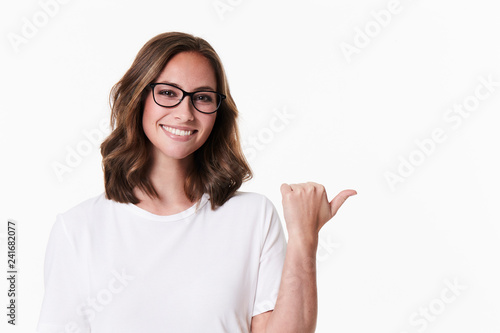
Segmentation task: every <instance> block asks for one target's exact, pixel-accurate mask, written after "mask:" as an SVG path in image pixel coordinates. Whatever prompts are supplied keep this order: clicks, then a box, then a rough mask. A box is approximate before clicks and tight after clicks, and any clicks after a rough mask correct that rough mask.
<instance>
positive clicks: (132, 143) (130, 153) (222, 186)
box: [101, 32, 253, 210]
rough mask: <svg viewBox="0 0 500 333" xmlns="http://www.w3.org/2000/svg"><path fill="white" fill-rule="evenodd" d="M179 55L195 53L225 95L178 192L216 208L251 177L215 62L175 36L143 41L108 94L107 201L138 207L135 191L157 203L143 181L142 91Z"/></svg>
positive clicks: (200, 44) (208, 49)
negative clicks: (205, 61) (204, 60)
mask: <svg viewBox="0 0 500 333" xmlns="http://www.w3.org/2000/svg"><path fill="white" fill-rule="evenodd" d="M181 52H198V53H199V54H201V55H203V56H204V57H206V58H207V59H208V60H209V61H210V63H211V65H212V66H213V68H214V70H215V76H216V80H217V91H218V92H220V93H222V94H224V95H226V99H225V100H224V101H223V102H222V104H221V106H220V108H219V109H218V110H217V117H216V119H215V124H214V126H213V129H212V132H211V133H210V135H209V137H208V139H207V141H206V142H205V143H204V144H203V145H202V146H201V147H200V148H199V149H198V150H197V151H195V152H194V153H193V154H194V163H193V165H192V167H191V168H190V170H188V172H187V178H186V182H185V184H184V192H185V193H186V196H187V197H188V199H189V200H190V201H191V202H194V201H195V200H198V199H199V198H201V196H202V194H203V193H208V194H209V196H210V202H211V208H212V210H214V209H216V208H217V207H218V206H222V204H224V203H225V202H226V201H227V200H228V199H229V198H231V197H232V196H233V194H234V193H235V192H236V190H237V189H238V188H239V187H240V186H241V184H242V183H243V182H244V181H247V180H250V179H251V178H252V177H253V174H252V171H251V169H250V166H249V165H248V162H247V160H246V159H245V156H244V154H243V152H242V149H241V144H240V137H239V130H238V124H237V118H238V109H237V108H236V104H235V103H234V101H233V98H232V97H231V94H230V92H229V86H228V82H227V78H226V74H225V72H224V68H223V66H222V62H221V60H220V59H219V56H218V55H217V53H216V52H215V50H214V49H213V48H212V46H211V45H210V44H209V43H208V42H206V41H205V40H204V39H202V38H199V37H195V36H193V35H190V34H186V33H181V32H168V33H163V34H160V35H158V36H156V37H154V38H152V39H151V40H149V41H148V42H147V43H146V44H145V45H144V46H143V47H142V48H141V50H140V51H139V53H138V54H137V56H136V58H135V60H134V62H133V64H132V66H131V67H130V68H129V70H128V71H127V72H126V73H125V75H124V76H123V77H122V78H121V80H120V81H119V82H118V83H116V84H115V85H114V86H113V88H112V89H111V93H110V106H111V121H110V124H111V129H112V132H111V134H110V135H109V136H108V137H107V138H106V139H105V140H104V142H103V143H102V144H101V155H102V157H103V160H102V168H103V171H104V187H105V195H106V198H107V199H111V200H114V201H117V202H122V203H133V204H137V203H139V199H138V198H137V197H136V196H135V194H134V192H133V190H134V188H135V187H136V186H137V187H138V188H139V189H141V190H142V191H143V192H145V193H146V194H147V195H149V196H150V197H151V198H158V197H159V195H158V193H157V192H156V190H155V188H154V187H153V184H152V183H151V181H150V179H149V176H148V175H149V171H150V169H151V166H152V153H151V152H152V144H151V142H150V141H149V139H148V138H147V137H146V134H145V133H144V130H143V126H142V114H143V110H144V101H145V99H146V97H147V96H148V94H149V92H150V88H149V87H148V84H149V83H152V82H154V81H155V80H156V78H157V77H158V76H159V75H160V73H161V71H162V70H163V69H164V67H165V66H166V65H167V62H168V61H169V60H170V59H171V58H172V57H173V56H174V55H176V54H178V53H181Z"/></svg>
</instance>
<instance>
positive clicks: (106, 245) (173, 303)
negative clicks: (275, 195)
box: [38, 33, 355, 333]
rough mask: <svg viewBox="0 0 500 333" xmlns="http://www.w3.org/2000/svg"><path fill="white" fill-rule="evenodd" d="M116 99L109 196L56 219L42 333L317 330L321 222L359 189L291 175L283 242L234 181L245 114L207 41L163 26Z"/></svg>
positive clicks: (262, 204)
mask: <svg viewBox="0 0 500 333" xmlns="http://www.w3.org/2000/svg"><path fill="white" fill-rule="evenodd" d="M111 97H112V115H111V125H112V128H113V131H112V133H111V134H110V135H109V137H108V138H107V139H106V140H105V141H104V142H103V143H102V145H101V152H102V155H103V171H104V180H105V193H103V194H101V195H99V196H97V197H94V198H91V199H89V200H87V201H84V202H83V203H81V204H79V205H77V206H76V207H73V208H72V209H70V210H68V211H67V212H65V213H63V214H59V215H58V216H57V220H56V222H55V224H54V226H53V229H52V231H51V236H50V239H49V243H48V247H47V252H46V259H45V296H44V302H43V306H42V311H41V315H40V319H39V323H38V332H92V333H95V332H120V333H125V332H231V333H232V332H250V331H251V332H254V333H255V332H264V331H265V332H278V331H280V332H313V331H314V329H315V325H316V313H317V305H316V304H317V300H316V285H315V283H316V273H315V254H316V249H317V245H318V232H319V230H320V228H321V227H322V225H323V224H324V223H326V221H328V220H329V219H330V218H331V217H332V216H333V215H335V213H336V211H337V210H338V208H339V207H340V206H341V205H342V203H343V202H344V201H345V200H346V199H347V197H348V196H350V195H353V194H355V191H353V190H346V191H343V192H341V193H340V194H339V195H338V196H337V197H336V198H335V199H334V200H332V202H331V203H329V202H328V200H327V197H326V192H325V190H324V188H323V187H322V186H321V185H319V184H315V183H307V184H295V185H287V184H283V185H282V186H281V192H282V195H283V207H284V216H285V220H286V225H287V230H288V234H289V241H288V245H287V243H286V241H285V237H284V233H283V230H282V227H281V223H280V221H279V217H278V214H277V212H276V209H275V208H274V206H273V204H272V203H271V202H270V201H269V200H268V199H267V198H266V197H265V196H263V195H260V194H257V193H251V192H240V191H238V188H239V187H240V186H241V184H242V182H244V181H246V180H248V179H250V178H251V177H252V173H251V170H250V167H249V166H248V164H247V162H246V160H245V157H244V155H243V154H242V150H241V146H240V141H239V134H238V128H237V123H236V119H237V114H238V111H237V109H236V106H235V103H234V102H233V99H232V98H231V94H230V92H229V87H228V84H227V80H226V76H225V73H224V70H223V67H222V64H221V62H220V59H219V57H218V56H217V54H216V53H215V51H214V50H213V48H212V47H211V46H210V45H209V44H208V43H207V42H206V41H204V40H203V39H201V38H197V37H194V36H192V35H188V34H184V33H164V34H161V35H158V36H156V37H154V38H153V39H151V40H150V41H149V42H148V43H146V44H145V45H144V47H143V48H142V49H141V50H140V51H139V53H138V55H137V57H136V59H135V61H134V63H133V64H132V66H131V68H130V69H129V70H128V71H127V73H126V74H125V75H124V77H123V78H122V79H121V80H120V81H119V82H118V83H117V84H116V85H115V87H114V88H113V90H112V94H111ZM208 203H209V204H208Z"/></svg>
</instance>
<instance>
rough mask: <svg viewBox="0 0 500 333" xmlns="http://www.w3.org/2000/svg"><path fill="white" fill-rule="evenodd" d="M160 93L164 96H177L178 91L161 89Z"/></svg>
mask: <svg viewBox="0 0 500 333" xmlns="http://www.w3.org/2000/svg"><path fill="white" fill-rule="evenodd" d="M157 93H158V95H162V96H165V97H176V96H177V93H176V91H175V90H172V89H160V90H158V92H157Z"/></svg>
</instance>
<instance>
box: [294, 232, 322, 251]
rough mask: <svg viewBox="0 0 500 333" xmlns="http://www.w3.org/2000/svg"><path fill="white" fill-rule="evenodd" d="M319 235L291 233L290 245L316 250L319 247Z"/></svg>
mask: <svg viewBox="0 0 500 333" xmlns="http://www.w3.org/2000/svg"><path fill="white" fill-rule="evenodd" d="M318 242H319V235H318V234H317V233H303V232H300V233H299V232H289V233H288V244H289V245H290V244H296V245H297V246H305V247H311V248H314V249H315V250H316V249H317V247H318Z"/></svg>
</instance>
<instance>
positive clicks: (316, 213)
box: [280, 182, 357, 238]
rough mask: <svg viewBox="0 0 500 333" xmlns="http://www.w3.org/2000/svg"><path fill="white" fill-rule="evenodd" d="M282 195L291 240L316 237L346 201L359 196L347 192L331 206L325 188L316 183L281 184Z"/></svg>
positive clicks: (340, 194)
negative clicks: (292, 238)
mask: <svg viewBox="0 0 500 333" xmlns="http://www.w3.org/2000/svg"><path fill="white" fill-rule="evenodd" d="M280 191H281V195H282V197H283V201H282V203H283V214H284V217H285V222H286V228H287V230H288V236H289V238H290V237H297V236H298V237H313V238H314V237H317V236H318V233H319V230H320V229H321V228H322V227H323V226H324V225H325V224H326V222H328V221H329V220H330V219H331V218H332V217H334V216H335V214H337V211H338V210H339V208H340V206H342V204H343V203H344V202H345V201H346V200H347V198H349V197H350V196H351V195H355V194H357V192H356V191H355V190H344V191H342V192H340V193H339V194H337V196H336V197H335V198H333V200H332V201H331V202H328V198H327V196H326V190H325V187H324V186H323V185H321V184H317V183H313V182H308V183H302V184H290V185H289V184H281V187H280Z"/></svg>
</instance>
